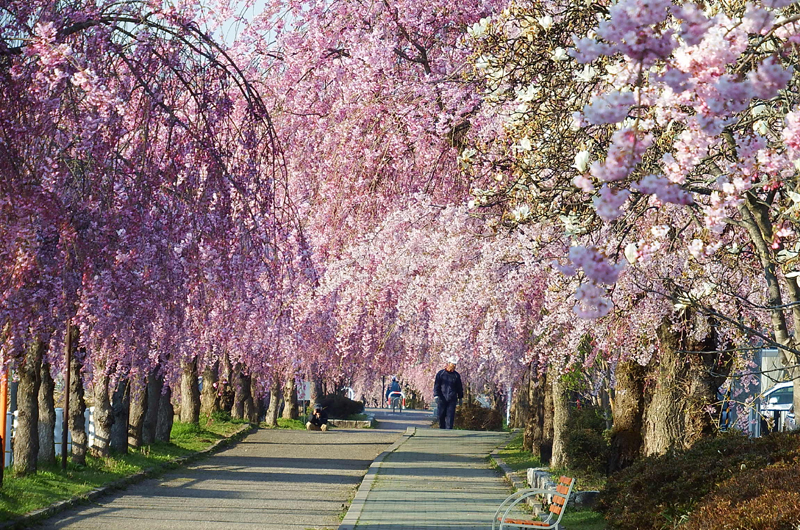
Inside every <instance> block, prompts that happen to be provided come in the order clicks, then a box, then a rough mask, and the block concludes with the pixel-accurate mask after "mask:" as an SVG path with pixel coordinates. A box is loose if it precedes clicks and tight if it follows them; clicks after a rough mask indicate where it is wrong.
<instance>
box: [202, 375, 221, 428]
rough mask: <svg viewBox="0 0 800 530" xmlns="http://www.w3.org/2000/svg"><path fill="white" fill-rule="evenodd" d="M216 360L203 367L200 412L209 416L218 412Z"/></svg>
mask: <svg viewBox="0 0 800 530" xmlns="http://www.w3.org/2000/svg"><path fill="white" fill-rule="evenodd" d="M218 365H219V363H218V362H215V363H214V364H212V365H208V366H206V367H205V368H204V369H203V390H202V392H201V395H200V414H201V415H202V416H208V417H209V418H210V417H211V416H212V415H213V414H214V413H215V412H219V410H220V407H219V392H218V391H217V385H218V384H219V375H218V368H217V367H218Z"/></svg>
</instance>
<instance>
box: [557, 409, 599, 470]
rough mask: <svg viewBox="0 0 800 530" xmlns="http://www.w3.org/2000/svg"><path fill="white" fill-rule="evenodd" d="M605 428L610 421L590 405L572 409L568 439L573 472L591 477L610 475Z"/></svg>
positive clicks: (565, 440)
mask: <svg viewBox="0 0 800 530" xmlns="http://www.w3.org/2000/svg"><path fill="white" fill-rule="evenodd" d="M605 429H606V420H605V418H603V416H602V410H601V409H599V408H595V407H587V406H583V407H581V408H572V409H570V412H569V419H568V420H567V432H566V436H565V437H564V451H565V452H566V454H567V466H568V467H569V469H571V470H574V471H580V472H583V473H589V474H605V473H606V469H607V463H608V451H609V445H608V440H607V439H606V437H605Z"/></svg>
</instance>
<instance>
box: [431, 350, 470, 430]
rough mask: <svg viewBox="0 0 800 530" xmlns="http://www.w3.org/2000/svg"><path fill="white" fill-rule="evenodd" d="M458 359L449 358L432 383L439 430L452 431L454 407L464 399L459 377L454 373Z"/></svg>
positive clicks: (454, 415)
mask: <svg viewBox="0 0 800 530" xmlns="http://www.w3.org/2000/svg"><path fill="white" fill-rule="evenodd" d="M456 364H458V359H457V358H456V357H450V358H449V359H447V365H446V366H445V367H444V369H442V370H439V373H438V374H436V380H435V381H434V383H433V399H435V400H436V412H437V414H438V416H439V428H440V429H452V428H453V421H454V420H455V417H456V405H460V404H461V400H462V399H464V387H463V386H462V385H461V375H459V373H458V372H456Z"/></svg>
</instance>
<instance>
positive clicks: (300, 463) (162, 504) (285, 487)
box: [38, 409, 433, 530]
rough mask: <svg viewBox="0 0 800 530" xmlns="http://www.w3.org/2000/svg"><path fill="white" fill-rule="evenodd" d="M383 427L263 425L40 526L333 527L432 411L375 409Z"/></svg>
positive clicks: (283, 529)
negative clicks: (377, 465) (375, 469)
mask: <svg viewBox="0 0 800 530" xmlns="http://www.w3.org/2000/svg"><path fill="white" fill-rule="evenodd" d="M368 412H371V413H374V414H375V415H376V419H377V420H378V428H377V429H332V430H329V431H328V432H314V431H310V432H309V431H290V430H279V429H259V430H258V431H256V432H254V433H253V434H250V435H249V436H247V437H246V438H245V439H244V440H242V441H241V442H239V443H237V444H235V445H233V446H231V447H230V448H228V449H225V450H223V451H221V452H219V453H216V454H214V455H211V456H209V457H207V458H204V459H202V460H200V461H197V462H195V463H193V464H191V465H189V466H187V467H184V468H181V469H177V470H172V471H169V472H166V473H165V474H164V475H162V476H160V477H158V478H153V479H146V480H144V481H142V482H140V483H138V484H135V485H132V486H129V487H128V488H126V489H125V490H123V491H120V492H116V493H112V494H109V495H107V496H104V497H101V498H100V499H98V500H97V501H95V502H93V503H91V504H88V505H83V506H78V507H75V508H72V509H70V510H69V511H66V512H62V513H60V514H58V515H57V516H54V517H52V518H50V519H47V520H45V521H43V522H42V523H40V524H39V526H38V528H69V529H80V528H87V529H91V528H102V529H104V530H105V529H115V530H116V529H120V530H127V529H144V528H146V529H158V530H161V529H164V530H167V529H169V530H172V529H187V530H205V529H223V528H224V529H230V528H259V529H264V530H310V529H314V530H323V529H324V530H333V529H336V528H338V526H339V521H340V519H341V517H342V515H343V514H344V512H345V510H346V509H347V507H348V506H349V503H350V501H351V499H352V498H353V495H354V494H355V491H356V489H357V488H358V485H359V483H360V482H361V479H362V478H363V476H364V474H365V473H366V472H367V469H368V468H369V465H370V464H371V463H372V462H373V460H375V458H376V457H377V456H378V455H379V454H380V453H381V452H383V451H384V450H386V449H387V448H388V447H389V446H390V445H391V444H392V443H394V442H395V441H396V440H398V439H399V438H400V436H401V434H402V433H403V432H405V429H406V428H407V427H409V426H412V427H417V428H427V427H429V426H430V423H431V421H432V419H433V418H432V416H431V413H430V412H427V411H408V410H406V411H403V412H402V413H394V414H392V413H390V412H388V411H386V410H385V409H368Z"/></svg>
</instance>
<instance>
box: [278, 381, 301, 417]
mask: <svg viewBox="0 0 800 530" xmlns="http://www.w3.org/2000/svg"><path fill="white" fill-rule="evenodd" d="M282 417H283V419H285V420H296V419H297V418H298V417H300V415H299V413H298V411H297V381H296V379H295V374H294V372H290V373H289V377H287V378H286V385H285V386H284V387H283V415H282Z"/></svg>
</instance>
